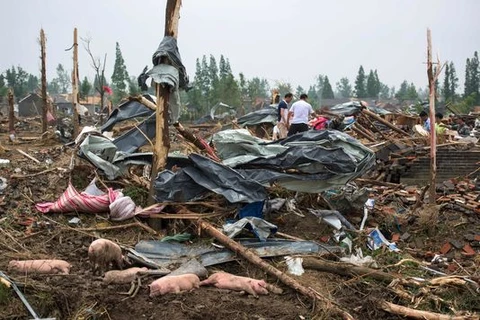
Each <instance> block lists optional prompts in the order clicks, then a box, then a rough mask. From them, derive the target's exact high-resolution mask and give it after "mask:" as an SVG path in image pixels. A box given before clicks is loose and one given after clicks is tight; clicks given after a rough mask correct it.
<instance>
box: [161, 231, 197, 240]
mask: <svg viewBox="0 0 480 320" xmlns="http://www.w3.org/2000/svg"><path fill="white" fill-rule="evenodd" d="M191 237H192V235H191V234H190V233H179V234H176V235H173V236H166V237H163V238H162V239H161V240H160V241H161V242H168V241H176V242H185V241H189V240H190V238H191Z"/></svg>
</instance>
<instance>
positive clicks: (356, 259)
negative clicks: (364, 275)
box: [340, 248, 378, 268]
mask: <svg viewBox="0 0 480 320" xmlns="http://www.w3.org/2000/svg"><path fill="white" fill-rule="evenodd" d="M340 261H343V262H348V263H351V264H353V265H356V266H360V267H362V266H363V267H371V268H378V265H377V262H376V261H375V260H373V258H372V256H365V257H364V256H363V252H362V249H360V248H356V249H355V253H352V254H351V255H350V256H349V257H341V258H340Z"/></svg>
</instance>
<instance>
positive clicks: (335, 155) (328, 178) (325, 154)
mask: <svg viewBox="0 0 480 320" xmlns="http://www.w3.org/2000/svg"><path fill="white" fill-rule="evenodd" d="M212 142H213V143H214V145H215V147H216V149H217V153H218V156H219V157H220V158H221V159H222V160H223V163H224V164H226V165H227V166H230V167H232V168H234V169H236V170H237V171H238V172H239V173H240V174H242V175H243V176H245V177H248V178H250V179H253V180H255V181H257V182H259V183H261V184H263V185H265V186H268V185H270V184H271V183H273V182H276V183H278V184H280V185H281V186H283V187H285V188H287V189H289V190H293V191H301V192H309V193H317V192H321V191H325V190H328V189H331V188H333V187H338V186H343V185H345V184H346V183H347V182H348V181H350V180H352V179H354V178H356V177H358V176H360V175H362V174H363V173H364V172H365V171H367V170H368V169H369V168H370V167H371V166H373V164H374V162H375V154H374V153H373V152H372V151H371V150H370V149H368V148H367V147H365V146H364V145H362V144H361V143H360V142H358V141H357V140H355V139H353V138H352V137H350V136H349V135H347V134H344V133H342V132H339V131H331V130H324V131H306V132H303V133H299V134H296V135H293V136H291V137H288V138H286V139H284V140H278V141H275V142H272V143H266V141H265V140H262V139H259V138H256V137H253V136H251V135H250V134H249V132H248V131H247V130H224V131H220V132H218V133H216V134H215V135H214V136H213V138H212ZM287 172H288V173H287ZM291 172H294V173H291ZM364 203H365V201H363V202H362V206H363V204H364Z"/></svg>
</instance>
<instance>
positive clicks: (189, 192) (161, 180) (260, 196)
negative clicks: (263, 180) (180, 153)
mask: <svg viewBox="0 0 480 320" xmlns="http://www.w3.org/2000/svg"><path fill="white" fill-rule="evenodd" d="M189 160H190V162H191V165H189V166H186V167H184V168H181V169H180V170H178V171H176V172H175V173H174V172H172V171H170V170H164V171H162V172H160V173H159V174H158V177H157V179H156V181H155V197H156V200H157V201H158V202H164V201H190V200H194V199H198V198H200V197H202V196H203V195H205V194H206V193H207V192H209V191H212V192H215V193H217V194H221V195H222V196H224V197H225V198H226V199H227V200H228V201H229V202H230V203H238V202H245V203H251V202H257V201H263V200H264V199H266V198H267V194H266V191H265V189H264V187H263V186H262V185H260V184H258V183H257V182H255V181H253V180H250V179H247V178H245V177H243V176H242V175H241V174H239V173H238V172H237V171H236V170H233V169H231V168H229V167H227V166H224V165H222V164H220V163H217V162H215V161H212V160H210V159H208V158H206V157H203V156H200V155H198V154H194V153H193V154H190V156H189Z"/></svg>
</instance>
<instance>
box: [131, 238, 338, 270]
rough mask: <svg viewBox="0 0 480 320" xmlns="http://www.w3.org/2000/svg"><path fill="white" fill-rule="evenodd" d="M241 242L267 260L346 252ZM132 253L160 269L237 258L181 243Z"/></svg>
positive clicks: (152, 244)
mask: <svg viewBox="0 0 480 320" xmlns="http://www.w3.org/2000/svg"><path fill="white" fill-rule="evenodd" d="M238 242H239V243H240V244H241V245H243V246H245V247H247V248H249V249H250V250H252V251H253V252H254V253H255V254H257V255H258V256H260V257H263V258H268V257H277V256H287V255H294V254H312V253H322V252H324V253H326V252H333V253H340V252H341V251H342V249H341V248H340V247H337V246H328V245H322V246H320V245H318V244H317V243H315V242H312V241H292V240H284V239H267V241H265V242H259V241H258V240H255V239H240V240H238ZM132 251H133V252H136V253H137V254H139V255H141V256H143V257H144V258H146V259H147V260H148V261H150V262H151V264H153V265H155V266H157V267H166V266H168V265H171V264H175V263H184V262H186V261H188V260H190V259H191V258H196V259H198V261H199V262H200V263H201V264H202V265H203V266H205V267H208V266H212V265H217V264H221V263H225V262H230V261H234V260H235V259H237V256H236V254H235V253H234V252H232V251H230V250H228V249H226V248H223V249H218V248H216V247H215V246H213V245H207V244H201V243H199V244H193V245H184V244H180V243H168V242H160V241H155V240H148V241H143V240H142V241H140V242H139V243H138V244H137V245H136V246H135V250H129V252H130V253H129V254H128V257H131V255H132ZM132 259H135V258H132ZM137 261H138V260H137Z"/></svg>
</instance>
